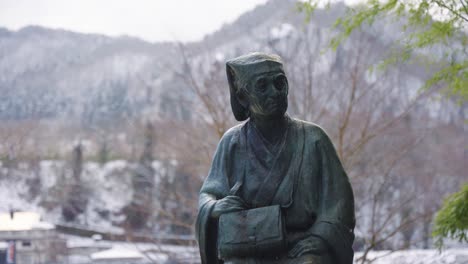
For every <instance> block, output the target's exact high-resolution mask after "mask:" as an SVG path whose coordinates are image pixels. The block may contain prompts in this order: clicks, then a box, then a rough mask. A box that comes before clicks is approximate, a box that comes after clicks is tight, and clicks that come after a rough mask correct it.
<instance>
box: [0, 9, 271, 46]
mask: <svg viewBox="0 0 468 264" xmlns="http://www.w3.org/2000/svg"><path fill="white" fill-rule="evenodd" d="M265 2H266V0H0V27H6V28H8V29H11V30H17V29H19V28H22V27H24V26H27V25H41V26H45V27H51V28H62V29H67V30H72V31H78V32H85V33H101V34H106V35H111V36H118V35H130V36H136V37H140V38H142V39H145V40H148V41H164V40H168V41H174V40H182V41H195V40H200V39H201V38H202V37H203V36H204V35H206V34H208V33H211V32H213V31H215V30H217V29H219V28H220V27H221V26H222V25H223V24H224V23H229V22H232V21H234V20H235V19H236V18H237V17H238V16H239V15H241V14H242V13H244V12H246V11H249V10H252V9H253V8H254V7H255V6H256V5H258V4H263V3H265Z"/></svg>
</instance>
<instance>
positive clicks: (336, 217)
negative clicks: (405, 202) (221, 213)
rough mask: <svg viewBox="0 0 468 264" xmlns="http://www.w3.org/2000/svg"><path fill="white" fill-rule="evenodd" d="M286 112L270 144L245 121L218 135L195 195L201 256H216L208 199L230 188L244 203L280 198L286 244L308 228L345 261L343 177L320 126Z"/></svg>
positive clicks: (210, 261) (347, 222) (347, 204)
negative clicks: (283, 123) (279, 137)
mask: <svg viewBox="0 0 468 264" xmlns="http://www.w3.org/2000/svg"><path fill="white" fill-rule="evenodd" d="M287 118H288V129H287V131H286V132H285V134H284V137H283V139H282V140H281V142H279V143H278V144H277V145H276V146H274V145H271V144H270V145H268V144H269V143H268V142H267V141H266V140H264V139H263V138H262V136H261V134H260V133H259V132H258V131H257V130H256V129H255V127H254V125H253V124H251V123H250V121H248V122H246V123H244V124H241V125H238V126H235V127H233V128H231V129H230V130H228V131H227V132H226V133H225V134H224V136H223V137H222V139H221V140H220V142H219V144H218V147H217V149H216V153H215V155H214V159H213V162H212V166H211V169H210V172H209V174H208V177H207V178H206V180H205V182H204V184H203V186H202V188H201V190H200V198H199V213H198V216H197V222H196V236H197V237H196V238H197V241H198V244H199V248H200V255H201V260H202V263H206V264H214V263H222V261H220V260H219V259H218V257H217V245H216V242H217V232H218V225H217V219H214V218H212V217H210V214H211V210H212V209H213V207H214V204H215V202H216V200H218V199H222V198H223V197H225V196H227V195H230V192H231V191H232V189H233V186H234V185H236V182H239V179H243V180H242V184H241V185H240V186H236V188H239V190H236V195H238V196H240V197H241V198H242V199H244V200H245V201H246V202H247V204H249V206H250V207H251V208H256V207H262V206H268V205H280V206H281V208H282V210H283V213H284V216H285V223H286V224H285V226H286V237H287V242H288V248H289V249H292V248H293V247H294V245H295V244H296V243H298V242H299V241H301V240H302V239H307V238H308V237H310V236H317V237H319V238H321V239H323V241H325V242H326V244H327V246H328V248H329V250H328V251H329V252H328V254H329V255H330V256H331V257H332V259H333V261H332V263H337V264H351V263H352V260H353V250H352V243H353V240H354V234H353V229H354V225H355V218H354V198H353V192H352V189H351V185H350V183H349V180H348V177H347V175H346V173H345V171H344V169H343V167H342V165H341V162H340V160H339V158H338V156H337V154H336V151H335V148H334V147H333V144H332V143H331V141H330V139H329V137H328V136H327V134H326V133H325V132H324V131H323V129H321V128H320V127H319V126H317V125H315V124H312V123H308V122H305V121H301V120H297V119H291V118H289V117H287Z"/></svg>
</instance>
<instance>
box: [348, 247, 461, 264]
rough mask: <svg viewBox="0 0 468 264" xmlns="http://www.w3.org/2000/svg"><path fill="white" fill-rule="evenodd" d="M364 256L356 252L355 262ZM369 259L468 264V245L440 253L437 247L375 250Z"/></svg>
mask: <svg viewBox="0 0 468 264" xmlns="http://www.w3.org/2000/svg"><path fill="white" fill-rule="evenodd" d="M361 256H362V252H356V254H355V256H354V263H356V264H358V263H361V262H359V261H357V260H358V259H359V258H360V257H361ZM368 259H370V260H374V261H373V262H372V264H468V247H467V248H459V249H446V250H443V251H442V252H440V253H439V251H438V250H435V249H412V250H402V251H396V252H393V253H392V252H390V251H373V252H370V253H369V255H368Z"/></svg>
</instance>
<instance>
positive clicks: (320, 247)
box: [288, 236, 328, 258]
mask: <svg viewBox="0 0 468 264" xmlns="http://www.w3.org/2000/svg"><path fill="white" fill-rule="evenodd" d="M327 250H328V249H327V244H326V242H325V241H324V240H323V239H321V238H320V237H316V236H312V237H309V238H306V239H304V240H301V241H299V242H298V243H297V244H296V245H295V246H294V247H293V248H292V249H291V250H289V252H288V256H289V257H290V258H297V257H300V256H302V255H304V254H306V253H310V254H313V255H319V256H320V255H323V254H324V253H326V252H327Z"/></svg>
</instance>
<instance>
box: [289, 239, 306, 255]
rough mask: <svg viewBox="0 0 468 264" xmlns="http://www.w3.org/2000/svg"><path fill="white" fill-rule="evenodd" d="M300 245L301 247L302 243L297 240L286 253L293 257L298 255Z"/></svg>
mask: <svg viewBox="0 0 468 264" xmlns="http://www.w3.org/2000/svg"><path fill="white" fill-rule="evenodd" d="M302 247H303V245H302V243H300V242H299V243H298V244H296V245H295V246H294V247H293V249H291V250H290V251H289V252H288V255H289V256H290V257H293V258H295V257H297V255H298V254H299V252H300V251H301V248H302Z"/></svg>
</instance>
